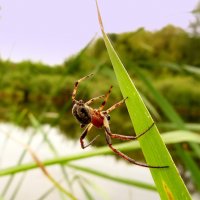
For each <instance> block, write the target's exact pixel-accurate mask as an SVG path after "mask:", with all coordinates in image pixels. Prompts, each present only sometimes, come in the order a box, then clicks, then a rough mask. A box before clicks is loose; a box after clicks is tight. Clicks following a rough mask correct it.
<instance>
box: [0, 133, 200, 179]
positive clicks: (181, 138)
mask: <svg viewBox="0 0 200 200" xmlns="http://www.w3.org/2000/svg"><path fill="white" fill-rule="evenodd" d="M162 137H163V140H164V142H165V144H174V143H180V142H189V141H190V142H196V143H198V144H200V136H199V134H197V133H193V132H189V131H172V132H168V133H164V134H162ZM115 148H117V149H119V150H120V151H124V152H127V151H134V150H138V149H140V147H139V144H138V141H136V140H135V141H131V142H125V143H122V144H118V145H115ZM108 154H113V153H112V151H111V150H110V148H108V147H107V146H104V147H100V148H96V149H94V150H92V151H86V152H81V153H78V154H74V155H70V156H64V157H59V158H54V159H49V160H45V161H43V162H42V164H43V165H44V166H51V165H57V164H66V163H67V162H71V161H74V160H80V159H84V158H89V157H93V156H102V155H108ZM35 168H38V165H37V164H36V163H27V164H21V165H18V166H14V167H7V168H5V169H1V170H0V177H1V176H7V175H10V174H16V173H20V172H24V171H27V170H31V169H35Z"/></svg>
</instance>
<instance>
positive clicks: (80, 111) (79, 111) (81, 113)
mask: <svg viewBox="0 0 200 200" xmlns="http://www.w3.org/2000/svg"><path fill="white" fill-rule="evenodd" d="M72 114H73V115H74V116H75V117H76V119H77V120H78V121H79V122H80V123H81V124H84V125H86V124H89V123H90V122H91V116H90V111H89V109H88V108H87V107H85V106H80V105H77V104H74V106H73V108H72Z"/></svg>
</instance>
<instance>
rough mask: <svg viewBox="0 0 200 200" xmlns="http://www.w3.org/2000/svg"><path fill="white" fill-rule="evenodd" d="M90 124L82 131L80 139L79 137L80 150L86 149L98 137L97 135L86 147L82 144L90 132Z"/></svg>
mask: <svg viewBox="0 0 200 200" xmlns="http://www.w3.org/2000/svg"><path fill="white" fill-rule="evenodd" d="M92 126H93V125H92V124H89V125H88V126H87V127H86V129H85V130H84V131H83V133H82V134H81V137H80V143H81V148H82V149H85V148H86V147H88V146H90V145H91V144H92V143H93V142H94V141H95V140H96V139H97V137H99V135H97V136H96V137H95V138H94V139H93V140H92V141H90V142H89V143H88V144H87V145H85V144H84V141H83V140H84V139H85V137H86V136H87V133H88V132H89V131H90V129H91V128H92Z"/></svg>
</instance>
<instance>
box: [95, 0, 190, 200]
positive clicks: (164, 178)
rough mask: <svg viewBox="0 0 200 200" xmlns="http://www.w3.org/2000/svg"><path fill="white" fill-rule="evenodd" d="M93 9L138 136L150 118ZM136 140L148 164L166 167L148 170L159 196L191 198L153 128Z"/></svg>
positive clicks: (165, 197)
mask: <svg viewBox="0 0 200 200" xmlns="http://www.w3.org/2000/svg"><path fill="white" fill-rule="evenodd" d="M96 2H97V1H96ZM97 10H98V18H99V24H100V27H101V31H102V34H103V39H104V42H105V45H106V48H107V51H108V54H109V57H110V60H111V62H112V65H113V68H114V71H115V74H116V77H117V80H118V83H119V87H120V90H121V92H122V95H123V97H124V98H126V97H128V100H127V101H126V105H127V109H128V112H129V115H130V118H131V121H132V124H133V127H134V129H135V131H136V134H137V135H139V134H140V133H142V132H143V131H144V130H146V129H147V128H148V127H149V126H150V125H151V124H152V123H153V119H152V118H151V116H150V114H149V112H148V110H147V108H146V106H145V105H144V103H143V101H142V98H141V97H140V95H139V93H138V91H137V89H136V87H135V86H134V84H133V82H132V80H131V79H130V77H129V75H128V73H127V71H126V69H125V67H124V66H123V64H122V62H121V60H120V59H119V57H118V55H117V53H116V51H115V50H114V48H113V46H112V44H111V42H110V40H109V39H108V37H107V35H106V33H105V31H104V28H103V23H102V19H101V16H100V12H99V9H98V5H97ZM139 142H140V145H141V149H142V151H143V153H144V156H145V159H146V161H147V163H148V164H149V165H154V166H165V165H168V166H169V168H166V169H165V168H164V169H150V170H151V174H152V177H153V179H154V182H155V184H156V187H157V190H158V192H159V194H160V197H161V199H162V200H165V199H166V200H167V199H176V200H179V199H180V200H182V199H191V197H190V194H189V192H188V190H187V188H186V186H185V184H184V182H183V180H182V179H181V177H180V175H179V173H178V170H177V169H176V166H175V164H174V162H173V160H172V158H171V156H170V154H169V152H168V150H167V148H166V146H165V145H164V143H163V141H162V139H161V137H160V134H159V131H158V129H157V128H156V127H153V128H152V129H151V130H150V131H149V132H148V134H145V135H144V136H143V137H142V138H140V139H139ZM180 191H181V192H180Z"/></svg>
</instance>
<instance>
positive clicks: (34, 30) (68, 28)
mask: <svg viewBox="0 0 200 200" xmlns="http://www.w3.org/2000/svg"><path fill="white" fill-rule="evenodd" d="M197 1H198V0H99V6H100V10H101V13H102V18H103V22H104V26H105V29H106V32H115V33H120V32H127V31H134V30H136V29H138V28H140V27H144V28H146V29H148V30H158V29H160V28H162V27H163V26H165V25H167V24H174V25H176V26H180V27H182V28H184V29H187V28H188V24H189V21H191V20H192V19H193V16H192V14H191V13H190V11H191V10H192V9H193V8H194V7H195V5H196V4H197ZM0 7H1V9H0V58H2V59H4V60H5V59H10V60H13V61H21V60H28V59H30V60H32V61H36V62H37V61H41V62H44V63H48V64H51V65H53V64H61V63H62V62H63V61H64V59H66V58H67V57H69V56H70V55H72V54H75V53H76V52H77V51H78V50H80V49H81V48H83V47H84V46H85V45H86V44H87V42H88V41H89V40H90V39H91V38H92V37H93V36H94V35H95V34H96V33H98V36H100V35H101V34H100V30H99V25H98V21H97V13H96V7H95V1H94V0H0Z"/></svg>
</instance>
